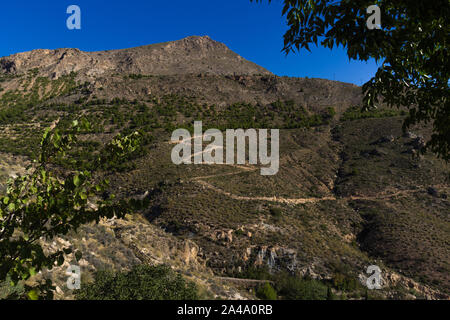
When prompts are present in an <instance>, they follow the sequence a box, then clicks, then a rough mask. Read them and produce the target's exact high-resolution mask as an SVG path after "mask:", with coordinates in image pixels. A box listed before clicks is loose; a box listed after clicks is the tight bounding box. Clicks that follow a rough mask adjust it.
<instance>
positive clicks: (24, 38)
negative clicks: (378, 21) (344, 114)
mask: <svg viewBox="0 0 450 320" xmlns="http://www.w3.org/2000/svg"><path fill="white" fill-rule="evenodd" d="M72 4H75V5H78V6H79V7H80V8H81V13H82V22H81V30H68V29H67V27H66V19H67V17H68V16H69V15H68V14H67V13H66V9H67V7H68V6H69V5H72ZM281 8H282V1H281V0H274V1H272V3H270V4H269V3H268V2H264V3H254V2H253V3H251V2H250V0H220V1H219V0H191V1H186V0H169V1H167V0H159V1H155V0H126V1H119V0H109V1H107V0H70V1H65V0H39V1H36V0H28V1H27V0H22V1H4V2H3V3H2V6H1V9H0V30H2V37H1V41H0V56H7V55H10V54H13V53H16V52H23V51H28V50H32V49H42V48H45V49H56V48H61V47H70V48H79V49H81V50H85V51H98V50H107V49H119V48H127V47H134V46H140V45H146V44H151V43H158V42H164V41H170V40H178V39H181V38H184V37H186V36H190V35H209V36H210V37H211V38H212V39H214V40H217V41H220V42H224V43H225V44H226V45H227V46H228V47H229V48H230V49H231V50H233V51H235V52H236V53H238V54H240V55H241V56H243V57H244V58H246V59H248V60H251V61H253V62H255V63H257V64H259V65H261V66H263V67H265V68H267V69H269V70H270V71H272V72H273V73H275V74H277V75H280V76H282V75H288V76H296V77H311V78H313V77H314V78H325V79H331V80H339V81H344V82H351V83H354V84H357V85H361V84H362V83H363V82H365V81H367V80H369V79H370V78H371V77H372V76H373V75H374V73H375V71H376V64H375V62H374V61H369V62H368V63H365V62H359V61H358V62H356V61H352V62H349V60H348V58H347V55H346V54H345V52H344V51H343V50H342V49H334V50H333V51H331V50H329V49H325V48H315V47H312V48H311V51H312V53H309V52H307V51H304V52H301V53H296V54H290V55H289V56H288V57H286V56H285V54H284V53H282V52H281V49H282V47H283V34H284V32H285V30H286V29H287V27H286V22H285V19H284V17H282V16H281Z"/></svg>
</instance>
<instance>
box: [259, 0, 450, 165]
mask: <svg viewBox="0 0 450 320" xmlns="http://www.w3.org/2000/svg"><path fill="white" fill-rule="evenodd" d="M259 1H260V0H256V2H259ZM269 2H270V0H269ZM374 4H376V5H378V6H379V7H380V10H381V13H382V14H381V29H375V30H370V29H369V28H367V26H366V22H367V19H368V18H369V15H368V14H367V13H366V9H367V8H368V7H369V6H371V5H374ZM282 13H283V15H286V19H287V23H288V26H289V29H288V31H287V32H286V33H285V35H284V49H283V50H284V51H285V52H286V54H288V53H289V52H293V51H296V50H300V49H303V48H305V49H307V50H309V45H310V44H315V45H317V44H318V43H320V45H322V46H324V47H327V48H330V49H332V48H333V47H334V46H339V45H342V46H343V47H344V48H345V49H346V50H347V55H348V57H349V58H350V59H355V60H363V61H367V60H368V59H370V58H374V59H376V60H377V61H382V65H381V66H380V67H379V69H378V71H377V73H376V75H375V76H374V77H373V78H372V79H371V80H369V81H368V82H367V83H366V84H364V86H363V91H364V94H365V98H364V102H365V105H366V107H368V108H376V104H377V103H378V102H379V99H380V97H383V100H384V102H385V103H387V104H388V105H389V106H397V107H400V106H406V107H408V108H409V115H408V117H407V118H406V120H405V121H404V124H403V126H404V128H405V129H406V128H408V127H409V126H411V125H413V124H416V123H419V122H425V123H428V122H432V124H433V130H434V133H433V135H432V136H431V140H430V141H429V142H428V143H427V146H426V148H425V149H427V148H428V149H431V151H433V152H434V153H436V154H437V155H438V156H440V157H442V158H443V159H446V160H450V106H449V101H448V99H449V92H450V90H449V78H450V65H449V54H448V40H449V34H450V32H449V19H450V2H449V1H448V0H436V1H407V0H377V1H373V0H358V1H331V0H313V1H311V0H284V8H283V11H282Z"/></svg>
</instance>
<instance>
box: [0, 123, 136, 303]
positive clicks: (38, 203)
mask: <svg viewBox="0 0 450 320" xmlns="http://www.w3.org/2000/svg"><path fill="white" fill-rule="evenodd" d="M89 127H90V125H89V123H88V122H85V121H83V122H80V123H79V122H78V121H74V122H73V123H72V125H71V127H70V128H69V129H68V130H65V131H64V132H63V131H61V130H60V129H58V128H54V129H50V128H49V129H47V130H46V131H45V133H44V135H43V138H42V141H41V152H40V156H39V158H38V159H37V160H35V162H34V163H33V164H32V165H31V166H30V167H29V168H28V171H27V173H26V174H25V175H23V176H19V177H17V178H16V179H14V180H11V181H9V182H8V185H7V190H6V194H5V195H2V196H0V281H4V280H5V279H10V280H11V282H12V284H13V285H15V284H17V283H18V282H19V281H20V280H27V279H28V278H30V277H31V276H33V275H34V274H35V273H36V272H39V271H41V270H43V269H44V268H47V269H52V268H53V267H54V266H55V265H62V264H63V263H64V256H65V255H66V254H69V253H71V252H72V250H71V248H61V249H60V250H58V251H56V252H45V251H44V248H43V247H42V245H41V243H40V240H42V239H52V238H53V237H55V236H61V235H65V234H67V233H68V232H69V231H71V230H76V229H77V228H78V227H79V226H81V225H82V224H85V223H88V222H92V221H96V222H97V223H98V222H99V220H100V219H101V218H102V217H107V218H112V217H113V216H118V217H122V216H124V215H125V214H126V213H130V212H132V211H133V210H136V209H139V208H141V206H142V205H143V202H142V201H137V200H130V201H126V200H116V199H115V197H114V196H113V195H108V196H107V197H105V194H107V193H106V192H105V191H106V190H107V187H108V181H107V180H101V179H100V178H99V177H97V175H95V174H93V172H90V171H77V170H64V169H63V168H61V167H60V166H58V165H57V163H60V160H61V159H63V158H66V157H67V156H68V153H67V151H68V150H70V149H71V148H72V147H74V146H76V145H77V141H78V140H77V134H78V133H79V132H80V131H81V130H89ZM138 135H139V134H138V133H132V134H131V135H128V136H118V137H116V138H114V139H113V140H112V141H111V142H110V143H109V144H107V145H106V147H105V153H103V154H102V156H104V157H108V156H107V155H106V154H107V153H108V152H109V153H110V157H113V158H116V157H117V155H121V156H123V157H125V158H126V154H128V153H130V152H133V151H135V150H136V148H138V145H137V144H136V143H135V139H139V137H138ZM75 256H76V258H77V259H80V258H81V254H80V253H79V252H76V253H75ZM52 289H53V287H52V283H51V281H46V282H45V283H42V284H41V285H39V286H37V287H35V288H27V290H28V297H29V298H31V299H37V298H40V297H46V298H51V297H52Z"/></svg>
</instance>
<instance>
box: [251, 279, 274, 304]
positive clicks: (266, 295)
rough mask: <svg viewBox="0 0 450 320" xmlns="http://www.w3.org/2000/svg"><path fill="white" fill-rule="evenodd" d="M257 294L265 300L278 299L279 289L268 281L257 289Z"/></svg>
mask: <svg viewBox="0 0 450 320" xmlns="http://www.w3.org/2000/svg"><path fill="white" fill-rule="evenodd" d="M256 296H257V297H258V298H260V299H263V300H277V291H276V290H275V289H274V288H273V287H272V286H271V285H270V283H268V282H266V283H264V284H263V285H262V286H261V287H259V288H258V290H257V291H256Z"/></svg>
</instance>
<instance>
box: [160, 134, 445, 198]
mask: <svg viewBox="0 0 450 320" xmlns="http://www.w3.org/2000/svg"><path fill="white" fill-rule="evenodd" d="M194 138H196V137H191V139H189V140H192V139H194ZM169 143H177V142H175V141H170V142H169ZM203 152H205V150H203V151H201V152H198V153H196V154H199V153H203ZM196 154H192V155H190V157H187V158H193V157H194V156H195V155H196ZM224 165H227V166H231V167H234V168H238V169H241V171H235V172H227V173H219V174H214V175H208V176H199V177H194V178H192V179H190V180H191V181H193V182H196V183H198V184H200V185H201V186H203V187H205V188H208V189H210V190H213V191H214V192H217V193H219V194H222V195H225V196H227V197H230V198H232V199H234V200H241V201H268V202H277V203H283V204H290V205H297V204H306V203H318V202H321V201H336V200H381V199H389V198H392V197H396V196H404V195H407V194H411V193H416V192H423V190H421V188H422V189H423V188H425V187H419V186H417V188H416V189H408V190H399V191H395V192H391V193H386V190H384V191H382V192H379V193H377V194H376V195H370V196H369V195H368V196H363V195H352V196H348V197H340V198H338V197H336V196H334V195H330V196H326V197H321V198H317V197H310V198H284V197H277V196H273V197H263V196H260V197H248V196H240V195H236V194H233V193H231V192H228V191H225V190H223V189H220V188H218V187H216V186H214V185H212V184H211V183H209V182H206V181H204V180H205V179H212V178H218V177H226V176H233V175H238V174H242V173H244V172H253V171H256V170H259V169H260V168H259V167H249V166H246V165H235V164H224ZM301 169H302V171H304V173H308V172H307V170H305V169H304V168H301ZM310 175H311V174H310ZM314 178H315V179H316V180H318V179H317V178H316V177H314ZM318 182H319V183H322V184H323V185H324V186H326V185H325V184H324V183H323V182H322V181H320V180H318ZM326 187H327V188H328V186H326ZM435 187H439V188H443V189H448V188H449V187H448V186H443V185H436V186H435Z"/></svg>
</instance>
